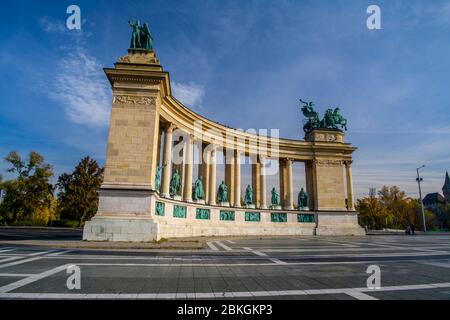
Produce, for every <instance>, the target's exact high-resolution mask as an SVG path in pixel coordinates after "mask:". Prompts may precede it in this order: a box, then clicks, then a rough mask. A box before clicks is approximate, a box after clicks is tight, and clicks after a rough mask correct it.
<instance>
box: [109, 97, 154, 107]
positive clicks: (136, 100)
mask: <svg viewBox="0 0 450 320" xmlns="http://www.w3.org/2000/svg"><path fill="white" fill-rule="evenodd" d="M155 102H156V98H155V97H138V96H125V95H117V96H114V99H113V104H117V105H123V104H128V105H130V104H131V105H149V104H154V103H155Z"/></svg>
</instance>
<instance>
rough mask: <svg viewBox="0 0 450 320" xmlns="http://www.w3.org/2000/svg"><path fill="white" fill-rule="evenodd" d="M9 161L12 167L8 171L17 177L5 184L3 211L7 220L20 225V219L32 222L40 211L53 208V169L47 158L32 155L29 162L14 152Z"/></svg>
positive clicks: (9, 156)
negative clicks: (36, 212) (51, 179)
mask: <svg viewBox="0 0 450 320" xmlns="http://www.w3.org/2000/svg"><path fill="white" fill-rule="evenodd" d="M5 161H6V162H7V163H8V164H9V165H10V168H9V169H8V170H7V171H8V172H10V173H12V174H15V175H17V176H16V179H13V180H9V181H5V182H3V183H2V188H3V190H4V191H5V193H6V195H5V198H4V200H3V202H2V204H1V207H0V210H1V212H2V215H3V216H4V218H5V220H7V221H10V222H13V223H14V222H17V221H18V220H19V219H24V220H25V219H31V218H32V217H33V214H34V213H35V211H36V210H44V209H45V208H50V207H51V203H52V199H53V186H52V185H51V184H50V178H51V177H52V176H53V170H52V168H51V166H50V165H49V164H47V163H45V162H44V157H43V156H41V155H40V154H38V153H36V152H31V153H30V154H29V156H28V158H27V159H26V160H23V159H22V158H21V157H20V155H19V154H18V153H17V152H15V151H13V152H10V153H9V154H8V155H7V156H6V158H5Z"/></svg>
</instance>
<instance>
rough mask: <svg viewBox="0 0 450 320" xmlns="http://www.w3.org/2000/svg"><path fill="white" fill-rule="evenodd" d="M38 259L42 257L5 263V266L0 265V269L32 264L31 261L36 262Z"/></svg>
mask: <svg viewBox="0 0 450 320" xmlns="http://www.w3.org/2000/svg"><path fill="white" fill-rule="evenodd" d="M40 259H42V257H34V258H29V259H25V260H19V261H14V262H10V263H6V264H2V265H0V269H2V268H8V267H12V266H16V265H18V264H22V263H28V262H32V261H36V260H40Z"/></svg>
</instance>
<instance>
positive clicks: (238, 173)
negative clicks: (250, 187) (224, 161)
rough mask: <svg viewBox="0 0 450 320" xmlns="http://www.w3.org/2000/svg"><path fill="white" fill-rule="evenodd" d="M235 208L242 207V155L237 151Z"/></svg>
mask: <svg viewBox="0 0 450 320" xmlns="http://www.w3.org/2000/svg"><path fill="white" fill-rule="evenodd" d="M234 174H235V175H234V177H235V182H234V206H235V207H236V208H240V207H241V153H240V152H239V151H237V150H236V151H235V167H234Z"/></svg>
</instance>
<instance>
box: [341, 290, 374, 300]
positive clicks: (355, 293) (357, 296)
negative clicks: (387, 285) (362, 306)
mask: <svg viewBox="0 0 450 320" xmlns="http://www.w3.org/2000/svg"><path fill="white" fill-rule="evenodd" d="M345 294H347V295H349V296H350V297H353V298H355V299H358V300H378V299H377V298H375V297H372V296H370V295H368V294H366V293H364V292H361V291H358V290H348V291H346V292H345Z"/></svg>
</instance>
